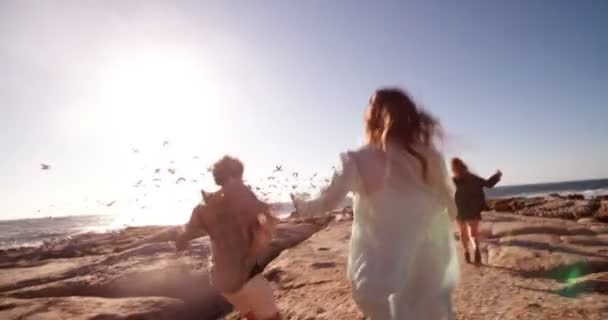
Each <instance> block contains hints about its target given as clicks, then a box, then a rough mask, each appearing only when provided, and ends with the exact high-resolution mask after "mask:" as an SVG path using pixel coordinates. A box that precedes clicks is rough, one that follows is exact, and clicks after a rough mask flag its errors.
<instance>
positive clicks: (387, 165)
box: [292, 88, 458, 320]
mask: <svg viewBox="0 0 608 320" xmlns="http://www.w3.org/2000/svg"><path fill="white" fill-rule="evenodd" d="M439 130H440V127H439V124H438V122H437V121H436V120H435V119H434V118H433V117H431V116H430V115H429V114H427V113H426V112H424V111H423V110H421V109H420V108H418V107H417V106H416V105H415V103H414V102H413V101H412V99H411V98H410V97H409V96H408V95H407V94H406V93H404V92H403V91H402V90H400V89H396V88H387V89H380V90H378V91H376V93H375V94H374V95H373V96H372V98H371V99H370V102H369V106H368V108H367V110H366V113H365V134H366V144H365V145H364V146H363V147H361V148H360V149H358V150H356V151H349V152H345V153H343V154H341V161H340V164H341V168H340V169H339V170H338V171H337V172H336V173H335V175H334V177H333V179H332V181H331V183H330V185H329V186H328V187H327V188H326V189H325V190H324V191H323V192H322V193H321V195H320V196H319V197H318V198H316V199H313V200H309V201H303V200H300V199H297V198H295V197H294V196H292V200H293V202H294V206H295V208H296V210H297V211H298V212H299V213H300V214H302V215H314V214H320V213H324V212H327V211H330V210H333V209H335V207H336V206H338V205H339V204H340V203H341V202H342V200H343V199H344V198H345V196H346V195H347V194H348V193H349V192H352V193H353V195H354V199H353V209H354V221H353V227H352V236H351V240H350V253H349V258H348V277H349V279H350V280H351V282H352V290H353V299H354V301H355V303H356V304H357V306H358V307H359V308H360V310H361V311H362V312H363V313H364V315H365V316H366V317H367V318H370V319H372V320H385V319H387V320H388V319H390V320H396V319H433V320H434V319H437V320H439V319H452V310H451V309H452V308H451V292H452V289H453V288H454V286H455V284H456V281H457V278H458V260H457V255H456V251H455V245H454V238H453V233H452V230H451V222H450V217H452V218H453V217H454V216H455V213H456V208H455V204H454V200H453V197H452V194H453V193H452V191H451V188H450V187H449V184H448V175H447V172H446V167H445V162H444V159H443V156H442V155H441V153H440V152H439V151H438V150H437V148H436V147H435V145H434V141H435V138H437V136H438V135H439Z"/></svg>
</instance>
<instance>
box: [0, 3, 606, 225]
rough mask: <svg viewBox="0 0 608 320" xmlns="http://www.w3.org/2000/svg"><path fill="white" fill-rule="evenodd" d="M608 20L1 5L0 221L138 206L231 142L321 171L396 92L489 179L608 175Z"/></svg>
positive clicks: (539, 13)
mask: <svg viewBox="0 0 608 320" xmlns="http://www.w3.org/2000/svg"><path fill="white" fill-rule="evenodd" d="M607 17H608V2H607V1H602V0H598V1H591V0H583V1H559V0H555V1H553V0H552V1H540V0H539V1H523V0H522V1H519V0H517V1H394V2H389V1H385V2H383V1H365V2H364V1H321V0H313V1H261V2H260V1H213V2H211V1H164V2H159V1H86V2H85V1H44V2H42V1H2V2H0V110H1V117H0V130H1V132H2V134H1V135H0V154H1V155H2V157H1V158H0V194H2V201H0V219H2V218H14V217H26V216H47V215H65V214H79V213H97V212H102V211H108V210H133V208H134V207H135V206H140V204H136V203H134V202H133V201H134V200H133V198H134V197H135V196H142V197H143V193H146V192H145V191H143V190H147V189H138V190H136V191H133V187H132V185H133V184H134V183H136V182H137V181H138V180H139V179H144V180H145V184H147V187H150V185H151V183H150V182H149V181H148V180H149V179H150V178H151V177H152V174H151V170H153V169H154V168H156V167H159V166H165V167H166V166H175V167H178V168H179V169H180V170H181V169H183V170H181V171H180V172H179V173H183V174H184V175H186V171H187V174H189V175H195V174H196V172H198V171H200V170H204V169H203V168H205V167H206V165H207V164H209V163H210V162H211V161H212V160H214V159H215V158H217V157H218V156H219V155H221V154H224V153H227V152H228V153H232V154H235V155H238V156H240V157H241V158H243V159H244V160H245V161H246V164H247V175H248V177H249V179H250V180H256V179H258V178H259V177H263V176H265V175H267V174H268V173H270V172H271V171H272V169H273V168H274V165H275V164H277V163H282V164H283V165H284V167H285V168H287V170H289V171H291V170H299V171H300V172H302V174H310V173H312V172H314V171H316V170H320V169H323V170H325V169H328V168H330V166H331V165H332V163H333V162H334V161H335V159H337V154H338V153H339V152H340V151H343V150H345V149H347V148H353V147H356V146H357V145H358V144H360V142H361V140H362V131H363V125H362V114H363V110H364V107H365V104H366V102H367V100H368V97H369V96H370V94H371V93H372V91H373V90H374V89H375V88H377V87H380V86H384V85H398V86H401V87H403V88H405V89H406V90H408V91H409V92H410V93H411V94H412V95H413V97H414V98H415V99H416V100H417V101H418V102H419V103H420V104H421V105H423V106H424V107H425V108H426V109H428V110H429V111H430V112H432V113H433V114H435V115H436V116H438V117H439V118H440V119H441V121H442V123H443V125H444V127H445V129H446V131H447V132H448V137H447V141H446V146H445V148H446V154H447V156H452V155H459V156H462V157H463V158H464V159H465V160H466V161H468V162H469V163H470V165H471V167H472V168H474V170H475V171H476V172H478V173H480V174H484V175H485V174H490V173H492V172H493V171H494V170H495V169H496V168H500V169H502V170H503V172H504V174H505V176H504V183H505V184H519V183H534V182H547V181H560V180H575V179H585V178H602V177H608V142H607V141H606V139H607V138H608V125H607V122H606V120H607V119H608V58H607V57H608V36H606V32H607V31H608V18H607ZM165 139H167V140H169V141H170V142H171V145H170V146H169V147H167V148H163V147H162V145H161V144H162V141H163V140H165ZM135 147H136V148H139V149H140V153H139V154H135V153H133V152H132V148H135ZM193 155H197V156H199V157H200V158H201V159H200V160H196V161H195V160H193V159H192V156H193ZM171 160H173V161H176V163H175V164H171V163H170V162H169V161H171ZM40 163H49V164H51V165H52V168H51V170H49V171H42V170H40V169H39V167H40V165H39V164H40ZM328 170H329V169H328ZM328 170H325V171H328ZM171 178H173V177H171ZM189 178H190V177H189ZM146 179H147V180H146ZM166 179H169V178H166ZM200 186H210V181H208V180H202V181H201V182H200V183H199V184H196V183H194V184H193V183H189V184H183V185H181V186H179V187H177V186H176V187H172V189H171V190H168V189H162V188H161V189H160V190H164V191H162V192H159V191H156V193H154V196H153V197H154V198H156V200H158V199H161V200H164V202H163V201H160V200H159V201H160V202H162V203H160V204H159V203H155V204H149V206H150V207H154V206H156V207H155V208H156V210H160V211H162V210H175V202H176V199H178V198H179V197H180V196H179V195H184V194H187V195H188V196H187V197H184V199H182V198H180V199H181V200H182V201H185V200H188V201H190V199H195V198H196V197H197V196H198V191H197V190H198V187H200ZM152 189H155V188H152ZM152 192H153V190H150V192H149V193H150V194H152ZM148 197H151V196H150V195H148ZM116 199H119V202H118V203H117V205H116V206H115V207H112V208H108V207H105V206H100V205H99V202H101V203H106V202H109V201H112V200H116ZM142 201H143V200H142ZM121 203H130V206H125V207H120V206H119V204H121ZM187 206H191V203H188V204H187V205H184V207H187ZM39 210H40V212H39ZM180 210H182V209H181V208H180ZM160 211H159V212H160ZM182 211H183V210H182ZM180 212H181V211H180ZM142 214H145V213H142ZM180 214H181V213H180ZM186 214H187V213H186Z"/></svg>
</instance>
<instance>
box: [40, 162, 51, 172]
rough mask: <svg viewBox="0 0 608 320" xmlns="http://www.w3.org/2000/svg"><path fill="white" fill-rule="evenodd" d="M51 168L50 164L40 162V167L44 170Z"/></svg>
mask: <svg viewBox="0 0 608 320" xmlns="http://www.w3.org/2000/svg"><path fill="white" fill-rule="evenodd" d="M50 168H51V165H50V164H44V163H41V164H40V169H42V170H49V169H50Z"/></svg>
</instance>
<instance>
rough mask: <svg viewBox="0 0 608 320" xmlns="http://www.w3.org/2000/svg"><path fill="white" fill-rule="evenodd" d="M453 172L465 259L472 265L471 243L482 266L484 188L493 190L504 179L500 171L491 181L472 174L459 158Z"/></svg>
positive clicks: (454, 160)
mask: <svg viewBox="0 0 608 320" xmlns="http://www.w3.org/2000/svg"><path fill="white" fill-rule="evenodd" d="M452 172H453V174H454V184H455V186H456V195H455V196H454V198H455V200H456V207H457V209H458V213H457V215H456V220H457V221H458V226H459V227H460V241H461V242H462V248H463V250H464V258H465V260H466V261H467V263H471V256H470V255H469V243H470V242H473V243H474V245H475V264H477V265H479V264H481V254H480V252H479V243H478V233H479V232H478V230H479V221H480V220H481V211H482V210H484V209H485V208H486V197H485V194H484V190H483V188H484V187H485V188H493V187H494V186H495V185H496V184H497V183H498V182H499V181H500V178H501V177H502V172H500V170H498V171H497V172H496V173H495V174H494V175H493V176H492V177H490V178H489V179H487V180H486V179H483V178H480V177H479V176H477V175H475V174H473V173H471V172H470V171H469V168H468V167H467V165H466V164H465V163H464V162H463V161H462V160H461V159H459V158H454V159H452Z"/></svg>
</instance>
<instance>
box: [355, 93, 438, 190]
mask: <svg viewBox="0 0 608 320" xmlns="http://www.w3.org/2000/svg"><path fill="white" fill-rule="evenodd" d="M365 135H366V140H367V143H368V144H372V145H377V146H380V147H382V148H383V149H385V150H386V146H387V144H388V143H389V142H392V143H396V144H398V145H400V146H402V147H403V148H404V149H405V150H406V151H407V152H408V153H409V154H411V155H412V156H414V157H415V158H416V159H418V161H420V164H421V166H422V176H423V178H425V179H426V177H427V171H428V164H427V160H426V159H425V158H424V157H423V156H422V155H421V154H420V153H419V152H418V151H416V149H415V148H414V146H416V145H423V146H431V145H433V143H434V139H435V138H436V137H439V138H441V137H442V133H441V126H440V124H439V122H438V121H437V120H436V119H435V118H434V117H433V116H431V115H430V114H429V113H427V112H426V111H424V110H422V109H421V108H419V107H418V106H417V105H416V104H415V103H414V101H413V100H412V99H411V98H410V96H409V95H408V94H407V93H405V92H404V91H403V90H401V89H399V88H382V89H379V90H377V91H376V92H375V93H374V95H373V96H372V97H371V98H370V101H369V106H368V108H367V111H366V114H365Z"/></svg>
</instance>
